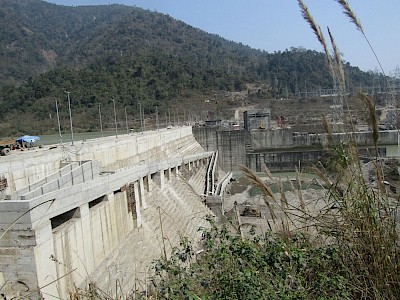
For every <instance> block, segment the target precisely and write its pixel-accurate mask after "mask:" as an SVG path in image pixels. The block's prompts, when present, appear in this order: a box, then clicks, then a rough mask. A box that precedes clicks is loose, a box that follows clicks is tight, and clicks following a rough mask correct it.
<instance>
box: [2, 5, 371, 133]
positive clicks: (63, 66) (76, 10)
mask: <svg viewBox="0 0 400 300" xmlns="http://www.w3.org/2000/svg"><path fill="white" fill-rule="evenodd" d="M0 40H1V43H0V53H1V60H0V105H1V110H0V116H1V117H2V118H3V120H9V119H11V117H10V115H12V116H13V117H12V119H15V118H16V116H17V115H23V114H24V113H29V114H30V115H31V116H32V118H36V119H35V120H36V121H38V120H41V118H44V117H45V116H48V115H49V114H51V113H53V110H54V98H62V99H64V98H65V94H64V91H65V90H69V91H71V96H72V101H73V104H74V105H75V107H80V108H81V111H82V113H84V112H85V110H86V109H90V108H91V107H93V106H94V105H95V104H97V103H107V102H109V100H110V98H115V99H117V100H118V101H119V103H120V104H121V105H135V104H137V103H138V101H141V102H142V103H144V104H145V106H146V107H147V109H148V110H151V109H152V108H154V107H155V106H156V105H157V106H159V107H166V106H167V104H166V103H170V102H171V101H173V100H176V99H189V100H187V101H190V99H191V98H192V97H194V95H201V94H212V93H213V92H214V91H241V90H245V89H246V86H247V85H248V84H251V83H253V84H264V86H265V87H266V90H267V91H268V93H266V94H265V95H266V96H268V97H279V96H280V95H281V94H282V93H285V94H286V95H288V94H289V95H290V94H294V93H295V92H296V90H298V89H299V87H304V86H305V85H306V86H307V88H308V89H310V90H311V89H316V88H331V87H332V80H331V78H330V76H329V74H328V70H327V67H326V62H325V58H324V55H323V54H321V53H319V52H315V51H310V50H306V49H299V48H292V49H291V50H290V51H284V52H276V53H267V52H262V51H258V50H255V49H251V48H250V47H247V46H244V45H242V44H238V43H235V42H232V41H228V40H226V39H223V38H221V37H219V36H217V35H212V34H208V33H206V32H204V31H202V30H199V29H196V28H193V27H191V26H189V25H187V24H185V23H183V22H180V21H177V20H175V19H173V18H171V17H169V16H166V15H163V14H160V13H156V12H150V11H147V10H143V9H139V8H136V7H128V6H123V5H106V6H86V7H84V6H80V7H67V6H59V5H54V4H49V3H46V2H43V1H39V0H18V1H15V0H2V1H0ZM271 43H273V41H271ZM346 69H347V74H348V83H349V87H351V86H360V85H366V84H367V85H368V84H371V83H372V81H373V78H372V77H373V76H372V75H371V74H367V73H365V72H362V71H360V70H359V69H358V68H356V67H351V66H350V65H349V64H346ZM50 99H52V100H51V101H50ZM139 99H140V100H139ZM7 118H8V119H7ZM10 122H11V121H10ZM1 129H2V128H0V130H1ZM15 130H16V131H18V129H15ZM21 130H22V129H21ZM35 130H36V131H37V130H38V129H37V128H36V129H35Z"/></svg>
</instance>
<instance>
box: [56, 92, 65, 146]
mask: <svg viewBox="0 0 400 300" xmlns="http://www.w3.org/2000/svg"><path fill="white" fill-rule="evenodd" d="M56 111H57V123H58V134H59V136H60V144H61V145H62V143H63V142H62V135H61V125H60V115H59V114H58V102H57V100H56Z"/></svg>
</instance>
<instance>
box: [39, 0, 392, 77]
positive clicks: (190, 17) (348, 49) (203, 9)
mask: <svg viewBox="0 0 400 300" xmlns="http://www.w3.org/2000/svg"><path fill="white" fill-rule="evenodd" d="M46 1H47V2H51V3H56V4H61V5H74V6H78V5H100V4H101V5H108V4H114V3H116V4H124V5H131V6H137V7H141V8H144V9H149V10H151V11H157V12H160V13H164V14H168V15H170V16H172V17H174V18H176V19H178V20H181V21H183V22H185V23H187V24H189V25H192V26H194V27H197V28H200V29H202V30H204V31H207V32H210V33H215V34H218V35H220V36H222V37H224V38H226V39H229V40H232V41H235V42H241V43H243V44H246V45H249V46H251V47H253V48H256V49H263V50H266V51H268V52H274V51H279V50H281V51H284V50H285V49H290V47H305V48H307V49H312V50H317V51H321V52H322V47H321V46H320V44H319V43H318V42H317V40H316V38H315V37H314V35H313V33H312V31H311V29H309V27H308V25H307V24H306V22H305V21H304V20H303V19H302V17H301V13H300V10H299V8H298V4H297V1H296V0H117V1H114V0H46ZM304 2H305V3H306V5H307V6H308V7H309V9H310V12H311V14H312V15H313V17H314V20H315V21H316V22H317V23H318V24H319V25H320V27H321V28H322V29H323V31H324V32H325V33H326V35H327V31H326V27H327V26H329V27H330V29H331V32H332V33H333V35H334V37H335V40H336V44H337V45H338V47H339V49H340V51H341V52H342V53H343V59H344V60H345V61H348V62H350V63H351V64H352V65H354V66H358V67H360V68H361V69H362V70H364V71H368V70H372V71H374V70H375V69H377V68H378V67H379V65H378V63H377V61H376V59H375V57H374V55H373V53H372V51H371V50H370V48H369V46H368V44H367V42H366V41H365V39H364V38H363V36H362V35H361V33H360V32H359V31H357V29H356V28H355V26H354V24H352V23H350V22H349V21H348V19H347V17H346V16H345V15H343V13H342V11H341V8H340V7H339V5H338V4H337V3H336V1H334V0H305V1H304ZM348 2H349V3H350V6H351V7H352V9H353V11H355V13H356V15H357V17H358V18H359V20H360V21H361V23H362V25H363V28H364V31H365V33H366V34H367V37H368V39H369V40H370V42H371V44H372V46H373V47H374V50H375V52H376V54H377V56H378V58H379V60H380V61H381V63H382V66H383V68H384V70H385V72H386V73H389V72H391V71H394V70H395V68H396V67H397V66H399V65H400V37H399V35H400V16H399V14H400V0H348ZM326 39H327V40H328V38H326Z"/></svg>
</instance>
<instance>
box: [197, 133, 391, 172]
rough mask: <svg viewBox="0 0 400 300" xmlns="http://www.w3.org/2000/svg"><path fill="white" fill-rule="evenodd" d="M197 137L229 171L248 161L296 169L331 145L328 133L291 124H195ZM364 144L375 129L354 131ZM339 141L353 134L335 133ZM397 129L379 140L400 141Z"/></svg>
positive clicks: (258, 165)
mask: <svg viewBox="0 0 400 300" xmlns="http://www.w3.org/2000/svg"><path fill="white" fill-rule="evenodd" d="M193 134H194V136H195V137H196V140H197V141H198V142H199V143H200V144H201V145H202V146H203V147H204V148H205V149H206V150H209V151H216V150H218V151H219V156H220V163H221V167H222V168H223V169H224V170H225V171H232V170H238V169H239V166H240V165H242V164H243V165H246V166H248V167H250V168H252V169H254V170H257V171H259V170H260V168H262V163H263V162H265V163H267V165H268V166H269V167H271V169H273V170H277V171H279V170H294V167H295V166H297V165H298V163H299V162H300V163H302V164H303V165H306V164H308V163H310V162H314V161H316V160H318V159H319V158H320V157H321V155H322V153H323V151H322V150H323V148H327V147H328V144H329V143H328V136H327V135H326V134H313V133H301V132H293V131H292V129H290V128H278V129H271V130H250V131H244V130H241V131H220V130H218V129H216V128H193ZM353 137H354V138H355V140H356V142H357V143H358V144H359V145H360V148H362V146H364V145H366V144H368V145H373V139H372V134H371V132H356V133H355V134H353ZM333 138H334V139H335V141H336V142H339V141H343V142H348V141H350V139H351V136H350V135H349V134H341V133H338V134H333ZM397 138H398V132H397V131H396V130H390V131H381V132H380V133H379V144H381V145H387V144H397V141H398V139H397Z"/></svg>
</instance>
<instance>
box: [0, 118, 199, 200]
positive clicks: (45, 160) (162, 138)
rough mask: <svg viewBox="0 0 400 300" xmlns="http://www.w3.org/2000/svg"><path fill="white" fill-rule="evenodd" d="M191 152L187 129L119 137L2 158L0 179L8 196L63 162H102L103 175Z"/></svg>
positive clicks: (192, 141)
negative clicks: (0, 178) (0, 177)
mask: <svg viewBox="0 0 400 300" xmlns="http://www.w3.org/2000/svg"><path fill="white" fill-rule="evenodd" d="M190 146H192V147H193V149H192V148H190ZM194 148H196V150H197V151H199V150H201V146H200V145H198V143H197V142H196V140H195V139H194V137H193V135H192V128H191V127H188V126H187V127H177V128H173V129H162V130H160V131H150V132H146V133H145V134H141V133H135V134H129V135H126V134H125V135H119V136H118V138H115V137H114V136H110V137H105V138H101V139H91V140H87V141H85V142H83V143H82V144H77V143H75V145H74V146H71V145H70V144H67V143H66V144H64V145H63V146H60V145H58V146H47V147H44V148H42V149H40V148H35V149H33V150H29V151H24V152H21V153H18V154H16V153H13V154H11V155H9V156H6V157H1V160H0V176H2V175H4V176H5V178H6V179H7V182H8V188H7V189H6V192H5V194H11V193H13V192H16V191H18V190H20V189H23V188H25V187H27V186H29V185H31V184H33V183H34V182H37V181H40V180H42V179H44V178H46V177H47V176H49V175H51V174H52V173H55V172H57V171H58V170H59V169H60V165H61V162H63V161H82V160H97V161H101V162H102V165H103V170H102V171H113V170H116V169H119V168H125V167H129V166H133V165H135V164H139V163H147V162H151V161H156V160H162V159H166V158H167V157H168V158H170V157H179V156H182V155H186V154H190V151H192V152H194V151H195V150H194ZM188 152H189V153H188ZM44 154H45V155H44Z"/></svg>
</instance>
